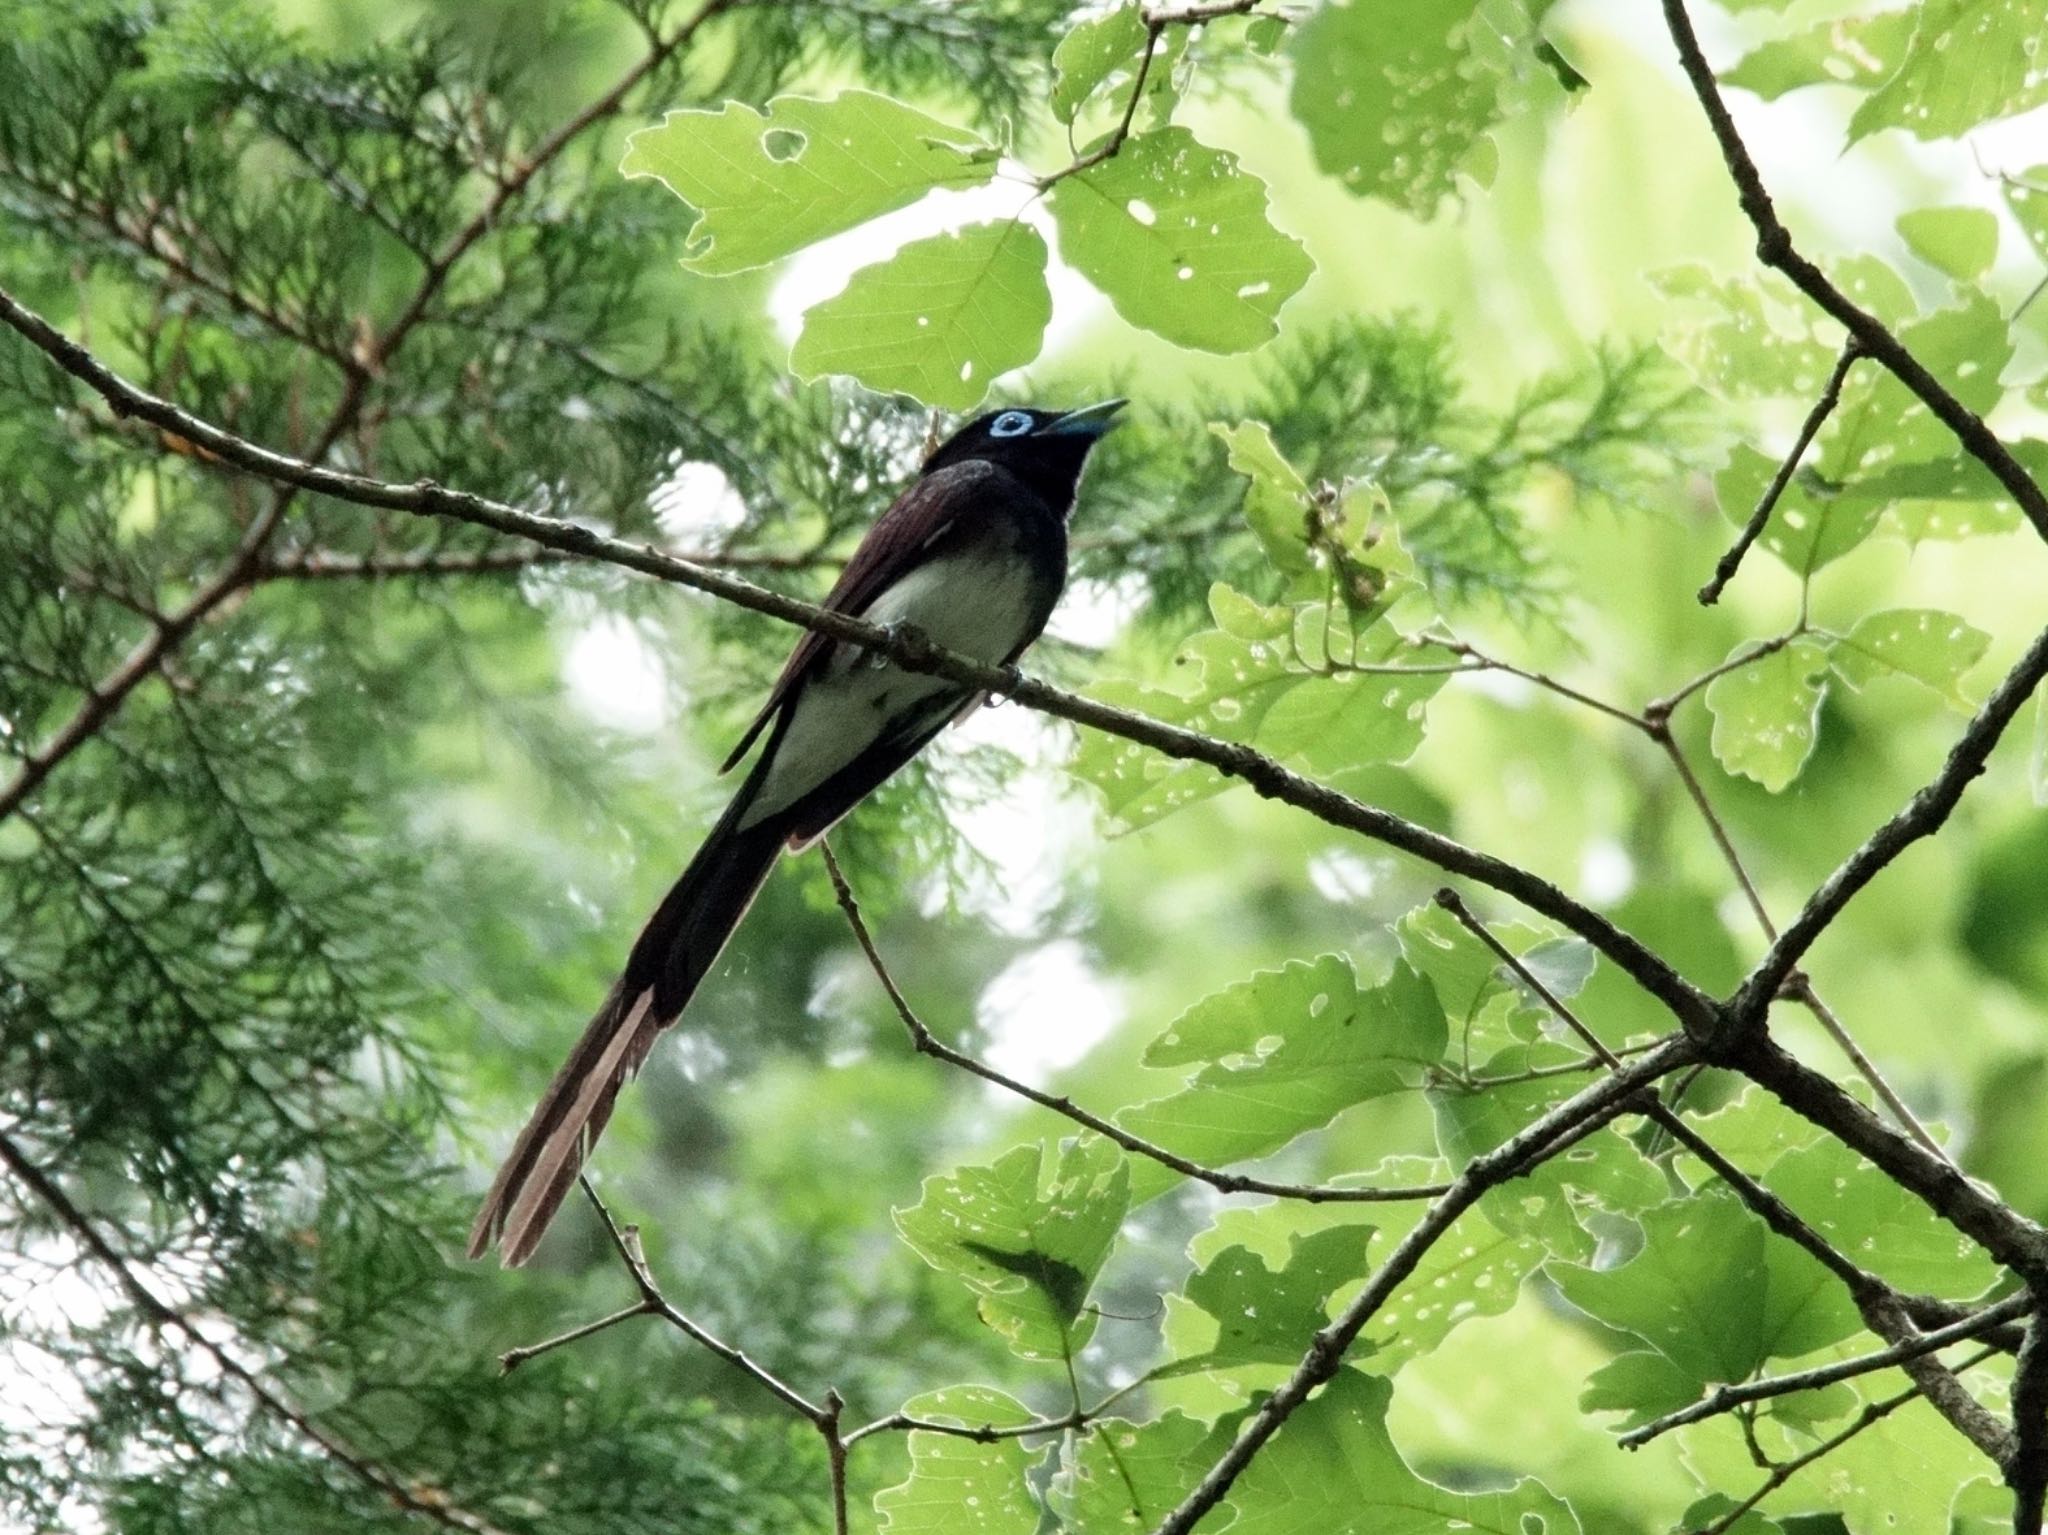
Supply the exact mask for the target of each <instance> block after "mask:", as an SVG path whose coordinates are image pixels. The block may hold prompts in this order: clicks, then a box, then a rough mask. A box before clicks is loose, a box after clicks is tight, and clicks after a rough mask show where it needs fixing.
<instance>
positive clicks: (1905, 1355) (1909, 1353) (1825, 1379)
mask: <svg viewBox="0 0 2048 1535" xmlns="http://www.w3.org/2000/svg"><path fill="white" fill-rule="evenodd" d="M2033 1309H2034V1299H2033V1297H2032V1296H2031V1295H2028V1294H2026V1293H2025V1292H2022V1293H2020V1294H2018V1295H2012V1296H2008V1297H2007V1298H2006V1299H2004V1300H2002V1301H2000V1302H1998V1303H1997V1304H1996V1305H1993V1306H1986V1307H1985V1308H1984V1309H1983V1310H1982V1311H1979V1312H1977V1313H1975V1314H1974V1315H1972V1316H1970V1317H1967V1318H1965V1319H1964V1320H1962V1321H1960V1322H1957V1323H1955V1324H1954V1325H1952V1326H1949V1327H1943V1328H1940V1329H1939V1330H1937V1331H1935V1332H1930V1333H1922V1334H1921V1335H1920V1336H1918V1337H1916V1338H1914V1339H1913V1340H1912V1341H1910V1342H1907V1343H1900V1344H1896V1345H1894V1346H1893V1347H1891V1348H1887V1349H1880V1350H1879V1351H1878V1352H1876V1353H1874V1354H1859V1355H1857V1356H1856V1357H1855V1358H1854V1359H1841V1360H1837V1361H1836V1362H1835V1363H1833V1364H1823V1365H1816V1366H1814V1367H1813V1368H1812V1369H1810V1370H1799V1371H1796V1372H1794V1373H1792V1374H1789V1375H1772V1376H1767V1377H1765V1378H1764V1379H1762V1380H1753V1381H1747V1382H1744V1383H1743V1384H1741V1385H1734V1386H1717V1387H1715V1388H1714V1390H1713V1391H1712V1392H1710V1393H1709V1394H1708V1395H1707V1396H1705V1397H1704V1398H1702V1399H1701V1400H1699V1401H1697V1402H1694V1403H1693V1404H1692V1405H1691V1406H1690V1407H1681V1408H1680V1409H1679V1410H1678V1411H1677V1412H1671V1413H1666V1414H1665V1415H1664V1416H1663V1417H1661V1418H1658V1419H1657V1420H1655V1421H1654V1422H1651V1423H1645V1424H1644V1425H1643V1426H1642V1427H1641V1428H1635V1429H1630V1430H1629V1431H1628V1432H1627V1433H1625V1434H1623V1435H1622V1436H1621V1438H1620V1440H1619V1441H1618V1442H1619V1443H1620V1444H1621V1446H1622V1447H1623V1448H1624V1449H1629V1450H1638V1449H1641V1448H1642V1447H1643V1446H1644V1445H1646V1444H1648V1443H1649V1442H1650V1441H1651V1440H1653V1439H1657V1438H1660V1437H1662V1436H1663V1435H1665V1434H1668V1433H1670V1432H1671V1431H1672V1430H1673V1429H1675V1428H1684V1427H1685V1426H1686V1425H1687V1424H1688V1423H1698V1422H1701V1421H1703V1420H1704V1419H1707V1418H1712V1417H1717V1416H1719V1415H1720V1414H1721V1413H1724V1412H1733V1411H1734V1410H1735V1409H1736V1408H1738V1407H1741V1406H1744V1405H1746V1404H1748V1403H1750V1402H1762V1401H1767V1400H1769V1399H1770V1398H1771V1397H1774V1396H1788V1395H1790V1394H1791V1393H1793V1392H1795V1391H1816V1390H1818V1389H1820V1388H1821V1387H1822V1386H1831V1385H1833V1384H1834V1383H1835V1382H1836V1381H1838V1380H1853V1379H1854V1378H1855V1377H1857V1376H1858V1375H1868V1374H1870V1373H1871V1372H1872V1371H1873V1370H1885V1369H1889V1368H1891V1366H1893V1365H1896V1364H1903V1363H1905V1362H1906V1361H1907V1360H1909V1359H1918V1358H1920V1357H1921V1356H1923V1355H1926V1354H1932V1353H1934V1352H1936V1351H1937V1350H1940V1349H1944V1348H1947V1347H1949V1346H1950V1345H1951V1344H1956V1343H1961V1342H1964V1341H1965V1340H1967V1339H1970V1338H1975V1337H1978V1336H1980V1335H1982V1334H1983V1333H1985V1332H1988V1331H1990V1330H1992V1329H1993V1328H1996V1327H1999V1326H2002V1325H2003V1324H2005V1323H2006V1322H2009V1321H2011V1320H2013V1318H2015V1317H2021V1316H2025V1315H2026V1314H2027V1313H2028V1312H2030V1311H2032V1310H2033Z"/></svg>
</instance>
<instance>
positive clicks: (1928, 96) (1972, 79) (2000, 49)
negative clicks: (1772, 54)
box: [1849, 0, 2048, 144]
mask: <svg viewBox="0 0 2048 1535" xmlns="http://www.w3.org/2000/svg"><path fill="white" fill-rule="evenodd" d="M1913 15H1914V16H1915V18H1916V22H1915V25H1914V28H1913V37H1912V41H1911V42H1909V43H1908V44H1907V45H1906V51H1905V55H1904V57H1903V58H1901V59H1900V60H1899V65H1898V68H1897V69H1895V70H1893V71H1892V73H1891V76H1890V77H1889V78H1888V79H1886V80H1885V82H1884V83H1883V84H1882V85H1880V86H1878V88H1877V89H1876V90H1874V91H1872V92H1871V93H1870V94H1869V95H1868V96H1866V97H1865V98H1864V99H1863V104H1862V105H1861V106H1860V107H1858V108H1857V109H1856V115H1855V116H1854V117H1852V118H1850V119H1849V142H1850V143H1852V144H1853V143H1855V142H1856V141H1857V140H1858V139H1861V138H1865V137H1867V136H1868V135H1870V134H1873V133H1876V132H1878V131H1880V130H1881V129H1885V128H1904V129H1905V130H1906V131H1907V132H1909V133H1911V134H1912V135H1913V136H1914V137H1915V138H1918V139H1952V138H1958V137H1960V136H1961V135H1963V134H1965V133H1967V132H1968V131H1969V130H1970V129H1972V128H1975V127H1977V126H1978V125H1979V124H1981V123H1987V122H1991V121H1994V120H1996V119H1998V118H2002V117H2012V116H2015V115H2017V114H2018V113H2021V112H2026V111H2029V110H2031V109H2032V108H2034V107H2037V106H2039V105H2041V104H2042V103H2043V102H2044V101H2048V57H2044V56H2043V54H2044V49H2048V43H2044V39H2048V0H1921V3H1920V4H1919V5H1917V6H1915V7H1914V9H1913Z"/></svg>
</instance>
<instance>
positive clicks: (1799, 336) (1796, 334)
mask: <svg viewBox="0 0 2048 1535" xmlns="http://www.w3.org/2000/svg"><path fill="white" fill-rule="evenodd" d="M1650 282H1651V285H1652V286H1653V287H1655V288H1656V289H1657V291H1658V292H1659V293H1661V294H1663V295H1664V296H1665V297H1666V298H1669V299H1672V300H1675V301H1676V302H1677V303H1678V304H1679V305H1680V306H1681V312H1680V313H1679V314H1678V316H1677V317H1676V318H1675V319H1674V321H1673V322H1672V323H1671V325H1670V327H1669V340H1670V345H1671V349H1672V352H1673V354H1674V355H1675V356H1676V357H1677V358H1678V360H1679V361H1680V362H1682V363H1684V364H1685V366H1686V367H1687V368H1688V369H1689V370H1691V372H1692V374H1693V376H1694V377H1695V378H1697V379H1698V380H1699V381H1700V382H1701V383H1702V384H1704V385H1705V386H1706V387H1707V388H1709V389H1711V390H1713V391H1714V393H1716V394H1718V395H1720V396H1722V397H1723V398H1725V399H1731V400H1746V399H1757V398H1777V397H1780V396H1783V395H1787V394H1790V395H1794V396H1801V397H1804V398H1807V399H1811V398H1812V397H1813V396H1815V395H1817V394H1819V392H1820V389H1821V385H1822V384H1824V383H1825V382H1826V381H1827V376H1828V372H1829V370H1830V369H1831V368H1833V366H1834V361H1835V355H1836V353H1837V351H1839V349H1840V348H1839V344H1838V343H1837V342H1835V341H1834V340H1833V339H1832V337H1833V332H1832V330H1831V329H1830V328H1829V324H1828V322H1826V321H1824V319H1822V318H1821V317H1819V316H1818V315H1817V313H1816V311H1815V310H1814V309H1813V308H1812V306H1811V305H1809V304H1807V303H1806V301H1805V300H1804V299H1803V298H1801V297H1800V296H1799V295H1798V293H1797V292H1796V291H1794V290H1793V289H1792V288H1791V286H1790V285H1789V284H1788V283H1786V282H1784V281H1783V280H1782V279H1780V278H1779V277H1777V276H1776V274H1773V273H1766V274H1762V275H1759V276H1758V277H1756V278H1754V279H1748V280H1741V281H1734V280H1730V281H1723V280H1721V279H1719V278H1716V277H1715V276H1714V275H1713V274H1712V273H1711V272H1709V271H1708V270H1707V269H1706V268H1705V267H1703V266H1700V265H1698V264H1697V263H1687V264H1684V265H1681V266H1673V267H1665V268H1663V269H1661V270H1659V271H1655V272H1652V273H1650Z"/></svg>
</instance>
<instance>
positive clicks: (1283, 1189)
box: [818, 840, 1449, 1204]
mask: <svg viewBox="0 0 2048 1535" xmlns="http://www.w3.org/2000/svg"><path fill="white" fill-rule="evenodd" d="M818 851H819V852H821V853H822V854H824V857H825V871H826V872H827V873H828V874H829V875H830V876H831V877H832V889H833V892H834V894H836V895H837V896H838V899H839V909H840V910H841V911H842V912H844V913H845V914H846V921H847V925H848V926H850V927H851V928H852V929H853V936H854V939H855V940H856V941H857V942H858V943H859V944H860V949H861V952H862V953H863V954H865V955H866V956H867V961H868V968H869V969H870V970H872V971H874V973H875V979H876V980H878V981H880V982H881V983H882V990H883V991H885V992H887V993H888V996H889V1002H890V1004H891V1005H892V1006H893V1007H894V1008H895V1009H896V1016H897V1017H898V1018H900V1019H901V1020H902V1021H903V1027H904V1028H905V1029H906V1030H908V1031H909V1034H910V1042H911V1043H912V1044H913V1045H914V1046H915V1047H916V1048H917V1050H918V1052H919V1053H920V1054H922V1055H929V1056H931V1057H933V1058H934V1059H936V1060H941V1061H944V1062H945V1063H946V1064H947V1065H949V1066H957V1067H959V1068H960V1070H962V1071H965V1072H968V1073H970V1074H972V1075H974V1076H977V1077H980V1078H981V1079H982V1080H983V1081H984V1082H993V1083H994V1084H995V1085H996V1086H997V1087H1000V1088H1002V1089H1004V1090H1005V1091H1006V1092H1011V1093H1015V1094H1016V1095H1017V1096H1018V1097H1020V1098H1025V1099H1028V1100H1030V1101H1031V1102H1032V1103H1035V1104H1038V1105H1040V1106H1041V1107H1043V1108H1048V1109H1051V1110H1052V1111H1053V1112H1054V1113H1055V1114H1063V1115H1065V1116H1066V1117H1067V1118H1068V1119H1071V1120H1072V1121H1074V1123H1075V1124H1077V1125H1080V1126H1082V1127H1083V1128H1085V1129H1088V1130H1092V1131H1094V1132H1095V1133H1096V1134H1097V1135H1100V1136H1102V1137H1103V1138H1104V1139H1106V1140H1110V1141H1114V1142H1115V1143H1116V1144H1117V1145H1119V1146H1121V1147H1123V1148H1124V1150H1126V1151H1128V1152H1131V1153H1132V1154H1134V1155H1136V1156H1141V1157H1146V1158H1148V1159H1150V1160H1151V1161H1154V1162H1157V1163H1159V1164H1160V1165H1161V1166H1162V1167H1170V1168H1172V1169H1173V1170H1174V1171H1175V1172H1177V1173H1180V1174H1182V1175H1183V1176H1185V1177H1189V1178H1193V1179H1196V1180H1197V1181H1198V1182H1202V1183H1206V1184H1208V1185H1209V1186H1210V1187H1211V1188H1213V1189H1218V1190H1220V1191H1222V1192H1223V1193H1225V1194H1270V1195H1272V1196H1273V1197H1275V1198H1276V1199H1293V1200H1299V1201H1301V1202H1303V1203H1305V1204H1338V1203H1343V1202H1346V1201H1349V1202H1352V1203H1359V1204H1387V1203H1391V1202H1394V1201H1397V1200H1410V1199H1435V1198H1437V1197H1439V1196H1440V1195H1442V1194H1444V1193H1445V1192H1447V1191H1448V1189H1449V1185H1448V1184H1442V1183H1428V1184H1417V1185H1415V1186H1414V1187H1411V1188H1394V1189H1380V1188H1341V1187H1336V1186H1333V1185H1329V1184H1317V1183H1274V1182H1271V1181H1269V1180H1268V1179H1265V1178H1253V1177H1249V1176H1247V1175H1245V1174H1243V1173H1226V1172H1220V1171H1218V1170H1217V1169H1215V1168H1212V1167H1204V1166H1203V1165H1202V1164H1201V1163H1199V1162H1195V1161H1191V1160H1190V1159H1188V1158H1187V1157H1184V1156H1181V1155H1180V1154H1179V1153H1177V1152H1172V1151H1168V1150H1167V1149H1166V1148H1165V1147H1164V1146H1159V1145H1155V1144H1154V1143H1153V1142H1151V1141H1148V1140H1146V1139H1144V1138H1143V1137H1142V1136H1137V1135H1133V1134H1131V1132H1130V1131H1128V1130H1126V1129H1124V1128H1123V1127H1122V1126H1121V1125H1119V1124H1117V1123H1116V1121H1114V1120H1111V1119H1104V1118H1103V1117H1102V1116H1101V1115H1099V1114H1092V1113H1090V1112H1089V1111H1088V1110H1087V1109H1084V1108H1082V1107H1081V1106H1080V1105H1079V1104H1077V1103H1075V1102H1074V1100H1073V1099H1071V1098H1068V1097H1066V1096H1065V1095H1063V1094H1061V1095H1055V1094H1052V1093H1048V1092H1044V1091H1042V1090H1041V1089H1039V1088H1036V1087H1032V1086H1030V1085H1029V1084H1027V1083H1024V1082H1019V1081H1018V1080H1017V1079H1016V1078H1014V1077H1008V1076H1005V1075H1004V1074H1003V1073H1002V1072H1000V1071H997V1070H996V1069H995V1067H993V1066H990V1065H989V1064H988V1063H987V1062H985V1061H980V1060H977V1059H975V1057H973V1056H971V1055H968V1054H966V1053H965V1052H964V1051H960V1050H955V1049H954V1048H953V1047H952V1046H951V1045H949V1044H947V1043H946V1042H945V1041H944V1040H942V1039H940V1038H938V1037H937V1036H936V1035H935V1034H933V1033H932V1031H931V1029H930V1028H928V1027H927V1026H926V1024H925V1021H924V1020H923V1019H922V1018H920V1017H918V1016H917V1013H916V1011H915V1010H914V1009H913V1008H912V1007H911V1005H910V1002H909V999H908V998H906V997H905V996H904V995H903V989H902V988H901V987H900V986H898V985H897V984H896V978H895V977H894V976H893V975H891V974H890V973H889V967H888V966H887V965H886V964H885V963H884V962H883V960H882V954H881V950H879V949H878V948H876V947H875V939H874V935H873V934H872V933H870V932H869V931H868V924H867V919H866V918H865V917H863V916H862V915H861V913H860V903H859V902H858V901H856V900H855V899H854V895H853V887H852V886H851V885H849V884H848V883H847V880H846V874H845V872H844V871H843V870H842V869H841V868H840V867H839V860H838V858H837V857H835V856H834V855H833V852H832V845H831V844H830V843H829V842H825V841H823V840H820V841H819V843H818Z"/></svg>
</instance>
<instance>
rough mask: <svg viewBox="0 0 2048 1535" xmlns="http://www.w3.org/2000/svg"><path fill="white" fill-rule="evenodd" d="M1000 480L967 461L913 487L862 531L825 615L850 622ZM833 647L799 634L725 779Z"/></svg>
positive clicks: (993, 471)
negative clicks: (840, 616)
mask: <svg viewBox="0 0 2048 1535" xmlns="http://www.w3.org/2000/svg"><path fill="white" fill-rule="evenodd" d="M1002 474H1003V471H1001V470H1000V469H997V468H996V467H995V466H994V465H993V464H989V463H985V462H983V461H981V460H979V459H970V460H968V461H967V462H965V463H960V464H953V465H950V466H949V467H947V468H944V469H940V470H937V471H935V472H933V473H931V474H928V475H925V476H924V477H923V478H922V479H920V480H918V481H917V482H916V483H915V484H913V485H912V486H911V487H910V488H909V489H908V490H906V491H904V492H903V494H902V495H900V496H898V497H897V498H896V500H895V502H894V503H893V504H891V506H890V507H889V510H887V511H886V512H884V513H882V515H881V516H880V517H878V518H876V519H875V525H874V526H873V527H871V528H869V529H868V531H867V536H866V537H865V538H863V539H862V540H861V541H860V546H859V547H858V548H856V549H855V550H854V551H853V558H851V559H850V560H848V561H847V562H846V568H845V569H844V570H842V571H841V572H840V573H839V579H838V581H836V582H835V583H833V586H832V590H831V591H830V592H829V593H828V594H827V595H826V597H825V601H824V604H823V605H824V607H825V608H826V609H827V610H828V611H830V612H834V613H846V614H849V615H852V616H854V617H858V616H859V615H860V614H862V613H864V612H866V611H867V609H868V605H869V604H870V603H872V602H873V601H874V600H875V599H876V598H877V597H879V596H880V595H881V594H882V593H883V591H885V590H886V589H887V588H888V587H890V586H892V585H893V584H895V583H896V582H897V581H900V580H901V579H902V578H903V577H904V576H906V575H908V574H909V573H910V572H911V571H913V570H915V569H916V568H917V567H918V566H919V565H920V564H922V563H923V562H924V560H925V558H926V556H927V553H928V551H929V550H930V549H931V548H932V546H933V545H934V544H935V543H936V542H937V541H938V540H939V539H940V538H941V537H942V536H943V535H944V534H945V532H946V531H947V530H948V529H949V528H951V527H952V526H953V523H954V522H955V520H956V519H958V517H959V516H960V515H961V513H962V512H963V511H964V510H966V509H967V507H969V506H970V505H971V504H972V502H973V501H974V499H975V497H976V493H977V492H978V491H980V490H982V489H983V488H984V487H985V486H986V485H987V484H989V483H992V482H993V481H995V480H996V479H997V478H999V477H1001V476H1002ZM836 644H838V641H836V640H834V639H832V638H831V637H830V636H829V635H824V634H820V633H819V632H818V631H817V630H815V629H807V630H805V631H804V635H803V638H802V639H800V640H798V641H797V643H796V648H795V649H794V650H792V651H791V652H790V654H789V660H788V661H787V662H785V663H784V664H783V668H782V675H781V676H779V677H777V678H776V679H775V686H774V687H773V688H771V689H770V690H769V693H768V701H767V702H766V703H764V704H763V705H762V706H761V712H760V713H759V714H757V715H755V716H754V722H753V724H751V725H749V726H748V727H747V729H746V734H744V735H742V736H741V737H740V740H739V745H737V746H735V747H734V748H733V749H732V754H731V755H730V756H728V757H727V758H726V759H725V761H724V762H723V763H722V764H721V765H720V766H719V769H718V770H719V771H720V772H721V773H724V772H728V771H730V770H731V769H732V767H733V766H734V765H735V764H736V763H737V762H738V761H739V760H740V758H742V757H744V756H745V755H746V754H747V751H748V749H749V748H751V747H752V746H753V744H754V742H755V741H756V740H757V739H758V738H759V737H760V734H761V732H762V731H763V730H764V729H765V728H767V725H768V722H769V720H771V719H773V718H774V717H775V712H776V711H777V710H778V709H780V708H781V707H782V706H783V705H784V704H786V703H787V702H789V699H790V695H791V694H792V693H793V692H794V691H795V690H796V688H797V686H798V685H799V684H800V683H802V681H803V680H804V678H806V677H807V676H809V675H810V673H811V670H812V669H813V668H814V667H817V666H819V665H822V664H823V663H824V661H825V660H826V659H827V658H828V657H829V656H830V655H831V653H832V648H833V646H835V645H836Z"/></svg>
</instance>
